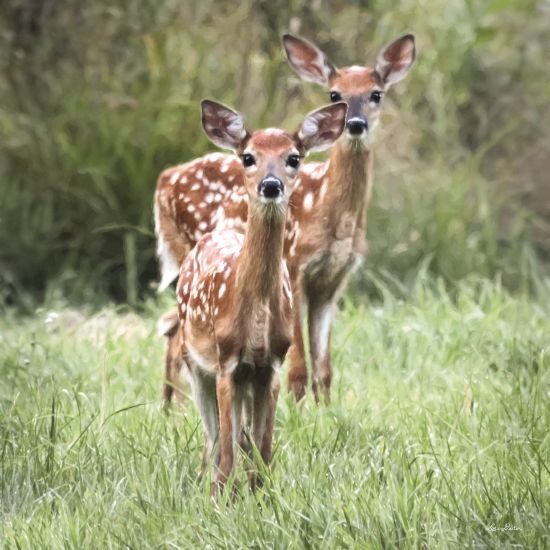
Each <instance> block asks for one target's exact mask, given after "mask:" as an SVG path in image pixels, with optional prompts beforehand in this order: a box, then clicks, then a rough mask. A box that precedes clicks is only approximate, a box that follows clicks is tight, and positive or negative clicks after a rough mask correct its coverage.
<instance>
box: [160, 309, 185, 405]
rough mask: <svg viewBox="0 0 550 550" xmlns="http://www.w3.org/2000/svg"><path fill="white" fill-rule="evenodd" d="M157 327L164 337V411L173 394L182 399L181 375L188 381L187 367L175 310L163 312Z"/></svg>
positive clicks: (183, 388)
mask: <svg viewBox="0 0 550 550" xmlns="http://www.w3.org/2000/svg"><path fill="white" fill-rule="evenodd" d="M157 328H158V332H159V334H160V335H161V336H165V337H166V354H165V360H164V382H163V384H162V401H163V407H164V410H165V412H168V407H169V406H170V404H171V401H172V397H173V396H174V394H175V396H176V398H177V400H178V401H183V396H184V391H185V384H184V383H183V380H182V377H181V375H182V374H185V375H187V376H186V378H187V381H189V368H188V366H187V365H186V363H185V360H184V358H183V353H184V349H183V348H184V345H183V344H184V340H183V332H182V331H181V329H180V326H179V320H178V312H177V310H175V311H170V312H168V313H166V314H164V315H163V316H162V317H161V318H160V319H159V321H158V326H157Z"/></svg>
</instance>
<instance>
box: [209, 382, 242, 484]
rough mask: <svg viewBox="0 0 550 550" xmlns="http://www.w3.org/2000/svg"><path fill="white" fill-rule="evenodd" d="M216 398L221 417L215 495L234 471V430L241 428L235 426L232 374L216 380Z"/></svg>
mask: <svg viewBox="0 0 550 550" xmlns="http://www.w3.org/2000/svg"><path fill="white" fill-rule="evenodd" d="M216 397H217V401H218V415H219V426H220V431H219V443H220V455H219V456H220V458H219V462H218V468H217V472H216V477H215V482H216V485H215V486H214V487H213V493H216V492H217V490H218V489H219V490H221V489H223V487H224V485H225V483H226V482H227V478H228V477H229V474H230V473H231V470H232V469H233V461H234V440H235V437H234V433H233V432H234V430H238V429H239V426H233V418H232V416H233V415H232V410H233V400H234V384H233V379H232V377H231V375H230V374H227V373H221V374H219V375H218V376H217V379H216Z"/></svg>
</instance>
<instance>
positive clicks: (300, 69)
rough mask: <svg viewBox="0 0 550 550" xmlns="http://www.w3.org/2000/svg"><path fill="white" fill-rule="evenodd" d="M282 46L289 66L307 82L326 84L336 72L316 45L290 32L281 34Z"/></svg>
mask: <svg viewBox="0 0 550 550" xmlns="http://www.w3.org/2000/svg"><path fill="white" fill-rule="evenodd" d="M283 47H284V49H285V52H286V56H287V58H288V62H289V63H290V66H291V67H292V68H293V69H294V70H295V71H296V72H297V73H298V74H299V75H300V77H301V78H302V79H304V80H307V81H308V82H316V83H317V84H322V85H324V86H327V85H328V83H329V79H330V77H331V76H332V75H334V74H335V73H336V67H335V66H334V65H333V64H332V63H331V62H330V61H329V60H328V58H327V56H326V55H325V54H324V53H323V52H322V51H321V50H320V49H319V48H318V47H317V46H314V45H313V44H311V42H308V41H307V40H304V39H303V38H298V37H297V36H293V35H291V34H285V35H283Z"/></svg>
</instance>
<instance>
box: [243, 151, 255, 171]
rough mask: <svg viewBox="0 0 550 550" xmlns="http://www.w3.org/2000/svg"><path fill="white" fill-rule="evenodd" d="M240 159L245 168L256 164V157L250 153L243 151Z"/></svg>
mask: <svg viewBox="0 0 550 550" xmlns="http://www.w3.org/2000/svg"><path fill="white" fill-rule="evenodd" d="M242 159H243V164H244V166H245V168H249V167H250V166H254V165H255V164H256V159H255V158H254V157H253V156H252V155H251V154H250V153H245V154H244V155H243V156H242Z"/></svg>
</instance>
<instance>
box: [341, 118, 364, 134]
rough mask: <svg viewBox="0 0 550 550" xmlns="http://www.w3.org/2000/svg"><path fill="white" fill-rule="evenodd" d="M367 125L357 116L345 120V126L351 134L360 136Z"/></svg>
mask: <svg viewBox="0 0 550 550" xmlns="http://www.w3.org/2000/svg"><path fill="white" fill-rule="evenodd" d="M368 127H369V126H368V124H367V121H366V120H364V119H362V118H359V117H353V118H350V119H349V120H348V121H347V122H346V128H347V129H348V132H349V133H350V134H351V135H352V136H360V135H361V134H362V133H363V132H366V131H367V128H368Z"/></svg>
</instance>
